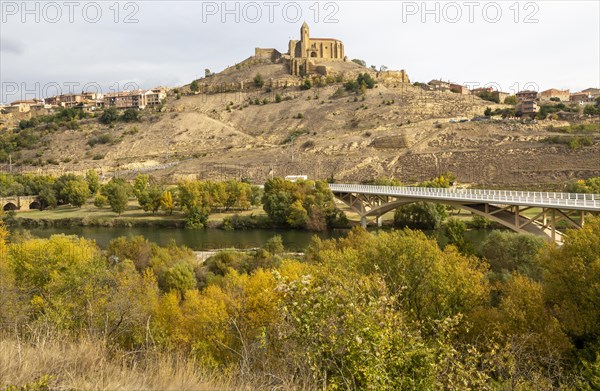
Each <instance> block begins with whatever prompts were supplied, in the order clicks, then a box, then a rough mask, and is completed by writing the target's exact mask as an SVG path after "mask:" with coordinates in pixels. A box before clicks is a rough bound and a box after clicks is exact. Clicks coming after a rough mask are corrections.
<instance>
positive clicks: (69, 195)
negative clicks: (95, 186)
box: [61, 177, 91, 208]
mask: <svg viewBox="0 0 600 391" xmlns="http://www.w3.org/2000/svg"><path fill="white" fill-rule="evenodd" d="M90 196H91V193H90V188H89V187H88V183H87V182H86V181H85V180H84V179H83V178H81V177H77V178H74V179H71V180H69V181H67V182H66V183H65V185H64V187H63V188H62V189H61V198H62V199H63V200H64V201H65V202H68V203H69V204H71V205H73V206H75V207H78V208H80V207H81V206H82V205H83V204H85V202H86V201H87V200H88V198H90Z"/></svg>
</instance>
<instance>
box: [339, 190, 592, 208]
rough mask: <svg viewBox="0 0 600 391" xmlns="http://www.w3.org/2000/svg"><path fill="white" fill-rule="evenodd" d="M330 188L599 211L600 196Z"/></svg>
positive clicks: (508, 191)
mask: <svg viewBox="0 0 600 391" xmlns="http://www.w3.org/2000/svg"><path fill="white" fill-rule="evenodd" d="M329 188H330V189H331V191H332V192H333V193H358V194H372V195H380V196H390V197H402V198H409V199H419V200H423V201H434V202H435V200H443V201H455V202H457V203H462V204H476V203H488V204H502V205H520V206H531V207H540V208H557V209H567V210H585V211H591V212H600V194H580V193H552V192H534V191H511V190H484V189H442V188H429V187H404V186H372V185H352V184H330V185H329Z"/></svg>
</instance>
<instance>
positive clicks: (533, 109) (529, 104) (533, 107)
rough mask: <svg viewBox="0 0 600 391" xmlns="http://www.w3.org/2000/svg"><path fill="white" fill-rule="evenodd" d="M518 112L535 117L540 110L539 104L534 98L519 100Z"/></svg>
mask: <svg viewBox="0 0 600 391" xmlns="http://www.w3.org/2000/svg"><path fill="white" fill-rule="evenodd" d="M516 112H517V113H521V114H522V115H523V116H524V117H527V116H529V117H534V116H535V115H536V114H537V112H538V104H537V102H536V101H534V100H523V101H519V102H518V103H517V106H516Z"/></svg>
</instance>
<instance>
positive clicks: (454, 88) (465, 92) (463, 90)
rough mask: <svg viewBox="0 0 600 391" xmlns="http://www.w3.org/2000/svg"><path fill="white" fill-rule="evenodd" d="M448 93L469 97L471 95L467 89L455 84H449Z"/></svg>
mask: <svg viewBox="0 0 600 391" xmlns="http://www.w3.org/2000/svg"><path fill="white" fill-rule="evenodd" d="M450 91H452V92H455V93H457V94H461V95H469V94H470V93H471V91H470V90H469V89H468V88H467V87H465V86H463V85H462V84H456V83H452V84H450Z"/></svg>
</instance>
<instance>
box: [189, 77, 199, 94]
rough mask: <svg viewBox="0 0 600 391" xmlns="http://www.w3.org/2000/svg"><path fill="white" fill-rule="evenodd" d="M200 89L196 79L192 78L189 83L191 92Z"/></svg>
mask: <svg viewBox="0 0 600 391" xmlns="http://www.w3.org/2000/svg"><path fill="white" fill-rule="evenodd" d="M199 89H200V86H199V85H198V81H197V80H194V81H193V82H192V83H191V84H190V91H192V92H197V91H198V90H199Z"/></svg>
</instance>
